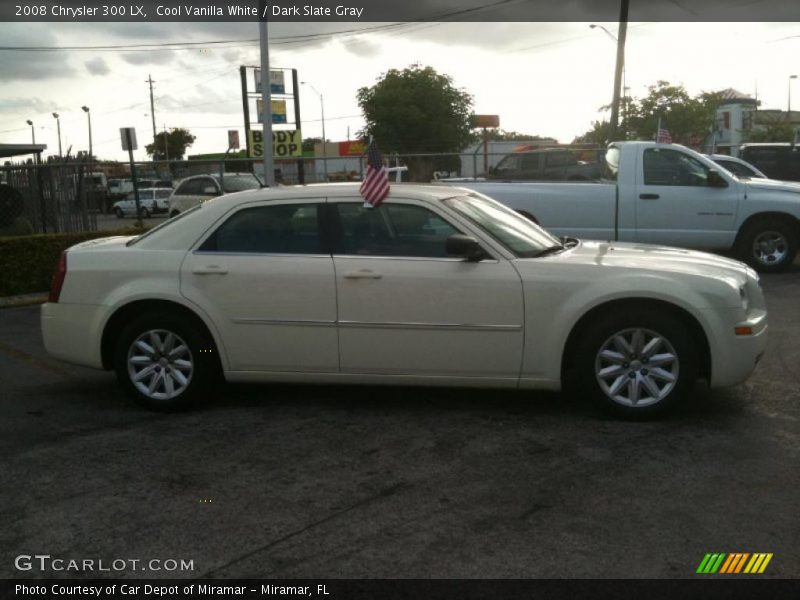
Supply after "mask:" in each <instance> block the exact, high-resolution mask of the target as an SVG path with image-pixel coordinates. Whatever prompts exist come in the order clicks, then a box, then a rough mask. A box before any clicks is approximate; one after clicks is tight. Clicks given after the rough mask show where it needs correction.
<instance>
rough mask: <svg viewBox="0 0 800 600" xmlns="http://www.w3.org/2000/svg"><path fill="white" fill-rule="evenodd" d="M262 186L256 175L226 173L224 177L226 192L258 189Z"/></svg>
mask: <svg viewBox="0 0 800 600" xmlns="http://www.w3.org/2000/svg"><path fill="white" fill-rule="evenodd" d="M260 188H261V181H259V180H258V178H257V177H256V176H255V175H251V174H248V175H225V176H224V177H223V179H222V189H223V191H224V192H225V193H226V194H230V193H232V192H242V191H244V190H257V189H260Z"/></svg>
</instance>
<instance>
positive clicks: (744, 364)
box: [709, 310, 768, 387]
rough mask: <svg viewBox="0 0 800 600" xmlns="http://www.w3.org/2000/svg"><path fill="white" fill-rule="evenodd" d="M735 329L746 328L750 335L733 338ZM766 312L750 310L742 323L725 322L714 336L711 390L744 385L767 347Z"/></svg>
mask: <svg viewBox="0 0 800 600" xmlns="http://www.w3.org/2000/svg"><path fill="white" fill-rule="evenodd" d="M738 327H749V328H750V329H751V331H752V333H751V334H749V335H736V333H735V330H736V328H738ZM767 329H768V326H767V311H766V310H753V311H751V312H749V313H748V315H747V317H746V319H745V320H739V321H735V320H732V319H726V320H725V325H724V326H721V327H720V328H719V329H718V331H717V332H715V334H714V335H712V336H710V338H711V339H709V345H710V346H711V381H710V382H709V384H710V386H711V387H725V386H730V385H736V384H738V383H741V382H743V381H744V380H746V379H747V378H748V377H750V374H751V373H752V372H753V370H754V369H755V368H756V365H757V364H758V361H759V360H760V359H761V357H762V356H763V354H764V350H765V349H766V347H767Z"/></svg>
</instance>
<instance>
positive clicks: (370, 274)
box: [344, 269, 383, 279]
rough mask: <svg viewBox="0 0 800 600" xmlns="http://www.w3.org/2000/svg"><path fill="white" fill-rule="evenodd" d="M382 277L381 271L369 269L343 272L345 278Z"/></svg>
mask: <svg viewBox="0 0 800 600" xmlns="http://www.w3.org/2000/svg"><path fill="white" fill-rule="evenodd" d="M381 277H383V275H382V274H381V273H376V272H375V271H370V270H369V269H361V270H360V271H350V272H349V273H345V275H344V278H345V279H380V278H381Z"/></svg>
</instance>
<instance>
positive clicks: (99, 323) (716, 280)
mask: <svg viewBox="0 0 800 600" xmlns="http://www.w3.org/2000/svg"><path fill="white" fill-rule="evenodd" d="M42 330H43V333H44V342H45V346H46V348H47V350H48V352H50V353H51V354H52V355H53V356H56V357H58V358H61V359H63V360H65V361H69V362H73V363H76V364H80V365H87V366H90V367H96V368H102V369H114V370H116V373H117V376H118V378H119V381H120V383H121V385H122V386H123V387H125V388H126V389H127V390H128V391H129V392H130V393H131V394H132V395H133V397H134V398H136V399H137V400H139V401H140V402H142V403H144V404H145V405H147V406H149V407H151V408H164V409H171V408H177V407H181V406H186V405H188V404H189V403H190V401H191V400H192V398H194V397H195V396H196V395H197V394H199V393H202V392H203V391H204V390H206V389H208V385H207V384H208V383H209V381H210V380H211V379H212V378H213V377H215V376H216V375H218V374H220V373H221V374H222V375H223V376H224V377H225V379H227V380H229V381H284V382H285V381H293V382H324V383H338V382H342V383H369V384H401V385H409V384H414V385H453V386H485V387H498V388H499V387H505V388H520V389H534V388H540V389H549V390H557V389H561V388H562V386H564V385H569V386H570V389H575V390H578V391H580V392H581V393H582V394H584V395H586V396H589V397H592V398H594V399H596V400H597V401H599V402H601V403H604V404H606V405H607V406H608V407H609V408H611V409H613V410H616V411H617V412H620V413H623V414H628V415H646V414H651V413H655V412H661V411H663V410H664V409H666V408H668V407H670V406H672V405H673V404H674V403H675V402H677V401H679V400H680V399H681V398H683V397H685V396H686V395H687V392H688V391H689V389H690V387H691V385H692V384H693V383H694V381H695V380H696V379H697V378H698V377H702V378H705V379H707V380H708V381H709V383H710V385H711V386H712V387H718V386H728V385H733V384H737V383H739V382H741V381H743V380H745V379H746V378H747V377H748V376H749V375H750V373H751V372H752V370H753V369H754V367H755V365H756V362H757V361H758V358H759V357H760V355H761V354H762V352H763V351H764V347H765V345H766V330H767V313H766V309H765V304H764V299H763V296H762V293H761V289H760V287H759V284H758V277H757V275H756V274H755V272H754V271H753V270H752V269H750V268H748V267H747V266H745V265H744V264H742V263H740V262H737V261H734V260H729V259H726V258H722V257H718V256H714V255H711V254H704V253H699V252H691V251H687V250H681V249H677V248H662V247H656V246H647V245H636V244H622V243H612V242H594V241H579V240H574V239H567V240H559V239H558V238H555V237H553V236H552V235H550V234H549V233H547V232H546V231H544V230H543V229H541V228H540V227H538V226H537V225H535V224H534V223H532V222H530V221H529V220H527V219H525V218H523V217H521V216H519V215H518V214H517V213H515V212H514V211H512V210H510V209H508V208H505V207H504V206H502V205H500V204H498V203H496V202H494V201H493V200H491V199H489V198H487V197H485V196H482V195H480V194H477V193H474V192H470V191H468V190H464V189H459V188H452V187H444V186H442V187H439V186H424V185H413V184H409V185H404V184H401V185H394V186H393V187H392V190H391V193H390V195H389V197H388V198H387V199H386V201H385V202H384V203H383V204H382V205H381V206H380V207H378V208H372V207H365V206H364V202H363V200H362V198H361V197H360V196H359V192H358V187H357V185H352V184H341V185H337V184H334V185H315V186H298V187H285V188H284V187H280V188H273V189H263V190H253V191H246V192H241V193H237V194H232V195H229V196H222V197H219V198H215V199H213V200H210V201H208V202H205V203H204V204H202V205H201V206H198V207H196V208H194V209H191V210H189V211H187V212H186V213H183V214H182V215H180V216H179V217H176V218H174V219H171V220H169V221H167V222H166V223H164V224H163V225H161V226H160V227H157V228H155V229H153V230H151V231H149V232H148V233H146V234H144V235H142V236H139V237H113V238H107V239H101V240H94V241H90V242H85V243H82V244H79V245H77V246H73V247H72V248H69V249H68V250H67V251H66V252H65V253H64V254H63V255H62V257H61V260H60V263H59V266H58V269H57V272H56V275H55V277H54V281H53V288H52V290H51V294H50V299H49V302H48V303H47V304H45V305H44V306H43V307H42ZM572 384H574V386H573V385H572Z"/></svg>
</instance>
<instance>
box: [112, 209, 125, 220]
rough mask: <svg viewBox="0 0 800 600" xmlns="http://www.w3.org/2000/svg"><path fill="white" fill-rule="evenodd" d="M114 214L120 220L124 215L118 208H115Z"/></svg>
mask: <svg viewBox="0 0 800 600" xmlns="http://www.w3.org/2000/svg"><path fill="white" fill-rule="evenodd" d="M114 213H115V214H116V215H117V218H118V219H121V218H123V217H124V216H125V213H124V212H122V209H121V208H120V207H117V208H115V209H114Z"/></svg>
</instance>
